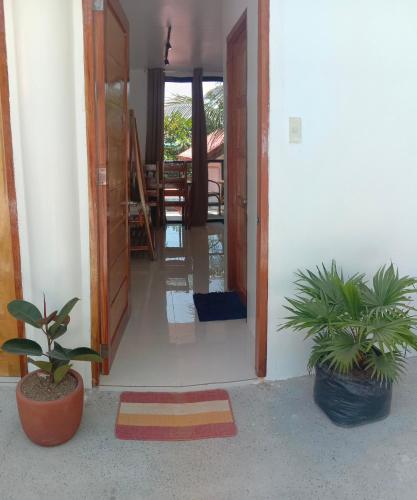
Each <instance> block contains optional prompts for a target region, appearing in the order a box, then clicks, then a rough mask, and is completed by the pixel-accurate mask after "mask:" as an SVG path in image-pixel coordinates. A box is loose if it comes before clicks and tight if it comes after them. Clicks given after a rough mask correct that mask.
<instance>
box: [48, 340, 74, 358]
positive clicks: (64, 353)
mask: <svg viewBox="0 0 417 500" xmlns="http://www.w3.org/2000/svg"><path fill="white" fill-rule="evenodd" d="M70 352H71V350H70V349H65V348H64V347H62V346H61V345H59V344H58V342H54V349H53V350H52V351H49V352H48V353H47V354H48V356H50V357H51V358H52V359H57V360H58V361H70V358H69V353H70Z"/></svg>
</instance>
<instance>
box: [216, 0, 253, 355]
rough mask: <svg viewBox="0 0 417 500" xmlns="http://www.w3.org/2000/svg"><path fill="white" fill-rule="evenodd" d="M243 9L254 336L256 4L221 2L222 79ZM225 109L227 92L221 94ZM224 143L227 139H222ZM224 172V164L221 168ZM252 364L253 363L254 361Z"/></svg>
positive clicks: (250, 298)
mask: <svg viewBox="0 0 417 500" xmlns="http://www.w3.org/2000/svg"><path fill="white" fill-rule="evenodd" d="M246 9H247V19H248V88H247V92H248V276H247V279H248V326H249V329H250V331H251V332H252V333H253V334H255V320H256V220H257V153H258V146H257V141H258V105H257V103H258V2H257V0H226V1H225V2H224V3H223V33H224V40H225V42H224V58H223V60H224V77H225V91H226V89H227V85H226V81H227V50H226V48H227V45H226V38H227V36H228V34H229V33H230V32H231V30H232V29H233V27H234V26H235V24H236V23H237V22H238V21H239V19H240V17H241V16H242V14H243V13H244V11H245V10H246ZM225 99H226V106H227V92H225ZM226 143H227V138H226ZM225 169H227V165H226V166H225ZM254 361H255V360H254Z"/></svg>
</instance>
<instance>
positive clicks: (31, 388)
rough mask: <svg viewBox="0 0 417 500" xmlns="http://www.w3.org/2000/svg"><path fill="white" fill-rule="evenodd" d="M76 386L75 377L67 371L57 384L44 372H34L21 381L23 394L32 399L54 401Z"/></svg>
mask: <svg viewBox="0 0 417 500" xmlns="http://www.w3.org/2000/svg"><path fill="white" fill-rule="evenodd" d="M76 387H77V379H76V378H75V377H74V376H73V375H71V374H70V373H67V375H65V377H64V378H63V379H62V380H61V382H60V383H59V384H55V383H54V382H52V381H51V379H50V377H49V375H48V374H46V373H42V372H35V373H32V374H31V375H30V376H29V377H27V378H26V379H25V380H24V382H23V383H22V386H21V389H22V392H23V394H24V395H25V396H26V397H27V398H29V399H33V400H34V401H56V400H57V399H62V398H64V397H65V396H67V395H68V394H70V393H71V392H73V391H74V390H75V388H76Z"/></svg>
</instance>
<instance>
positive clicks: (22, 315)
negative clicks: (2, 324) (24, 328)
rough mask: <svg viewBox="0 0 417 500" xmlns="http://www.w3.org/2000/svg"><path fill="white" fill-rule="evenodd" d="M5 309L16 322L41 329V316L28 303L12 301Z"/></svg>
mask: <svg viewBox="0 0 417 500" xmlns="http://www.w3.org/2000/svg"><path fill="white" fill-rule="evenodd" d="M7 309H8V311H9V313H10V314H11V315H12V316H13V317H14V318H16V319H17V320H19V321H24V322H25V323H27V324H28V325H31V326H34V327H35V328H41V325H42V321H43V318H42V314H41V312H40V311H39V309H38V308H37V307H36V306H34V305H33V304H31V303H30V302H26V300H13V301H12V302H10V303H9V305H8V306H7Z"/></svg>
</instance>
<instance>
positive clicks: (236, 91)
mask: <svg viewBox="0 0 417 500" xmlns="http://www.w3.org/2000/svg"><path fill="white" fill-rule="evenodd" d="M246 210H247V21H246V12H245V14H244V15H243V16H242V18H241V19H240V20H239V21H238V23H237V25H236V26H235V28H233V30H232V32H231V33H230V35H229V36H228V39H227V228H228V230H227V234H228V286H229V289H230V290H235V291H236V292H238V293H239V295H240V297H241V299H242V300H243V301H244V303H246V301H247V283H246V281H247V278H246V277H247V211H246Z"/></svg>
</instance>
